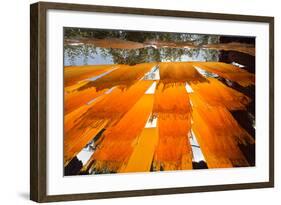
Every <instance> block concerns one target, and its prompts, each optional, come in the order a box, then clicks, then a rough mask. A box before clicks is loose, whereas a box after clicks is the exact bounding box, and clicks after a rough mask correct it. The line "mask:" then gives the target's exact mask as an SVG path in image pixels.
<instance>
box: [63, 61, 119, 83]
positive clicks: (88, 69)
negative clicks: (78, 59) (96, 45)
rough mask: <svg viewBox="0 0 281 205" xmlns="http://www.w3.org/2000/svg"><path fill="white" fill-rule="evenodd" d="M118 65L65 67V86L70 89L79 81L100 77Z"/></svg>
mask: <svg viewBox="0 0 281 205" xmlns="http://www.w3.org/2000/svg"><path fill="white" fill-rule="evenodd" d="M113 67H116V65H84V66H66V67H64V86H65V87H68V86H71V85H73V84H76V83H78V82H79V81H82V80H86V79H88V78H91V77H94V76H97V75H100V74H102V73H104V72H106V71H108V70H110V69H112V68H113Z"/></svg>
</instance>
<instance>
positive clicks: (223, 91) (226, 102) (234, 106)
mask: <svg viewBox="0 0 281 205" xmlns="http://www.w3.org/2000/svg"><path fill="white" fill-rule="evenodd" d="M207 79H208V82H204V83H197V84H191V87H192V89H193V91H194V92H195V93H196V94H197V95H199V96H200V97H201V98H202V99H203V100H204V101H206V102H208V104H210V105H211V106H223V107H226V108H227V109H229V110H246V106H247V105H248V104H249V103H250V102H251V99H250V98H249V97H247V96H246V95H244V94H242V93H240V92H238V91H236V90H234V89H232V88H229V87H227V86H226V85H224V84H223V83H221V82H220V81H218V80H217V79H214V78H207Z"/></svg>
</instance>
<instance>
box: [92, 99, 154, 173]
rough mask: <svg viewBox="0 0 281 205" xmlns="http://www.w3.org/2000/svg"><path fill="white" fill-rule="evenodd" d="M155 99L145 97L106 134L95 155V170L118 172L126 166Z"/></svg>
mask: <svg viewBox="0 0 281 205" xmlns="http://www.w3.org/2000/svg"><path fill="white" fill-rule="evenodd" d="M153 98H154V97H153V95H147V94H145V95H143V96H142V97H141V98H140V100H139V101H138V102H137V103H136V104H135V105H134V106H133V107H132V109H130V111H128V112H127V113H126V114H125V115H124V117H123V118H122V119H121V120H120V121H119V122H118V123H117V124H116V125H115V126H113V127H111V128H108V129H107V130H106V131H105V132H104V139H103V141H102V142H101V145H100V147H99V149H98V150H97V151H96V153H94V155H93V160H95V163H94V165H93V166H94V168H95V170H97V171H99V170H100V171H102V170H104V169H107V170H109V171H110V172H117V171H118V170H119V169H121V168H122V166H125V164H126V163H127V162H128V160H129V157H130V156H131V154H132V152H133V150H134V147H135V146H136V144H137V143H138V136H139V135H140V134H141V132H142V130H143V128H144V126H145V124H146V121H147V119H148V117H149V114H150V113H151V111H152V106H153ZM132 122H134V123H132ZM128 125H129V126H128ZM135 163H137V162H135Z"/></svg>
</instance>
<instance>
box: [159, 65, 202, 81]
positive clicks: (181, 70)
mask: <svg viewBox="0 0 281 205" xmlns="http://www.w3.org/2000/svg"><path fill="white" fill-rule="evenodd" d="M159 66H160V78H161V81H162V82H164V83H185V82H193V83H197V82H204V81H206V79H205V78H204V77H203V76H202V75H201V74H200V73H199V72H198V71H197V70H196V69H195V68H194V67H193V66H192V63H187V62H184V63H183V62H165V63H159Z"/></svg>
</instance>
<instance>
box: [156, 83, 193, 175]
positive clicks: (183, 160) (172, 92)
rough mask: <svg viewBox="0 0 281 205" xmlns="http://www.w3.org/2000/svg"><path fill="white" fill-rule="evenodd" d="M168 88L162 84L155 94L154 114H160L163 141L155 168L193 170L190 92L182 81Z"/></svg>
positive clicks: (159, 143)
mask: <svg viewBox="0 0 281 205" xmlns="http://www.w3.org/2000/svg"><path fill="white" fill-rule="evenodd" d="M164 87H165V85H164V84H162V83H160V85H159V86H158V88H157V90H156V93H155V102H154V108H153V113H154V114H157V115H158V129H159V130H158V131H159V141H158V144H157V146H156V151H155V155H154V162H153V167H154V169H155V170H181V169H192V151H191V147H190V144H189V140H188V137H187V136H188V133H189V131H190V127H191V107H190V104H189V97H188V94H187V92H186V91H185V87H184V85H182V84H174V85H170V86H166V89H163V88H164ZM167 87H168V88H167Z"/></svg>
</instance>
